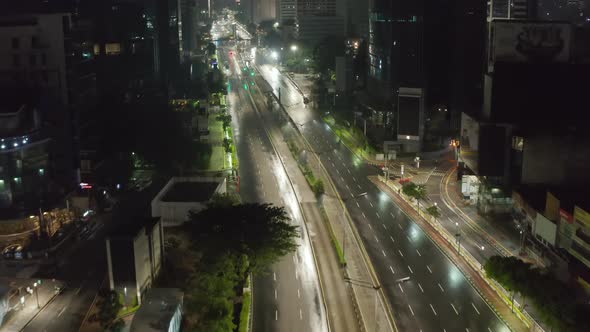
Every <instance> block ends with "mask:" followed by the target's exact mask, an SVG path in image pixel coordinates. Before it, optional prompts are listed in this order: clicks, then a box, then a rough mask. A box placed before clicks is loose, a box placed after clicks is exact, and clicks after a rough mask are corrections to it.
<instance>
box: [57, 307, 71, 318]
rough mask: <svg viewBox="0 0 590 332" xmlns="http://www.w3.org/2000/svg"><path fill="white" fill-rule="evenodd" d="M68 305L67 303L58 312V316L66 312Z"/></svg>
mask: <svg viewBox="0 0 590 332" xmlns="http://www.w3.org/2000/svg"><path fill="white" fill-rule="evenodd" d="M67 307H68V306H67V305H66V306H65V307H63V308H61V310H60V311H59V312H58V313H57V317H59V316H61V314H63V313H64V311H66V308H67Z"/></svg>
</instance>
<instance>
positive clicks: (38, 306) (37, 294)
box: [33, 282, 41, 309]
mask: <svg viewBox="0 0 590 332" xmlns="http://www.w3.org/2000/svg"><path fill="white" fill-rule="evenodd" d="M37 286H40V284H37V283H36V282H35V283H33V290H34V291H35V297H36V298H37V309H41V305H39V288H37Z"/></svg>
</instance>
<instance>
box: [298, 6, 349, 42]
mask: <svg viewBox="0 0 590 332" xmlns="http://www.w3.org/2000/svg"><path fill="white" fill-rule="evenodd" d="M345 15H346V2H345V1H344V0H298V1H297V19H296V27H297V31H296V36H297V38H298V39H299V40H302V41H304V42H306V43H308V44H310V45H315V44H317V43H319V42H321V41H322V40H323V39H325V38H327V37H329V36H344V35H345V34H346V28H345Z"/></svg>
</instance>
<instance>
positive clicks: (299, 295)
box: [297, 288, 301, 299]
mask: <svg viewBox="0 0 590 332" xmlns="http://www.w3.org/2000/svg"><path fill="white" fill-rule="evenodd" d="M297 298H298V299H300V298H301V292H299V288H297Z"/></svg>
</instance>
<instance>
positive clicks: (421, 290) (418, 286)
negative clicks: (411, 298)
mask: <svg viewBox="0 0 590 332" xmlns="http://www.w3.org/2000/svg"><path fill="white" fill-rule="evenodd" d="M418 287H420V290H421V291H422V293H424V289H423V288H422V285H420V283H418Z"/></svg>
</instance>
